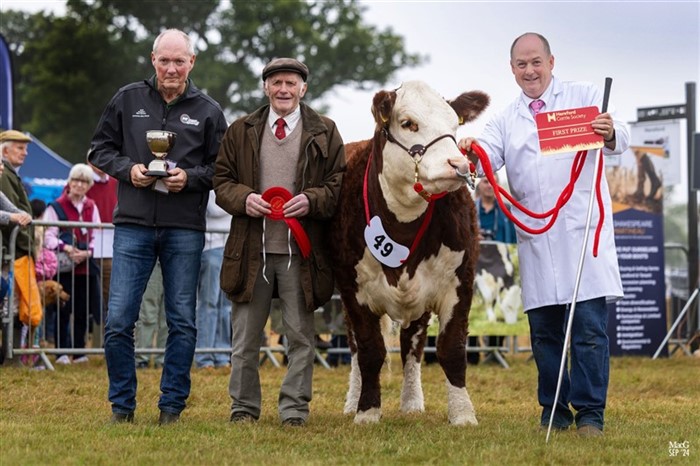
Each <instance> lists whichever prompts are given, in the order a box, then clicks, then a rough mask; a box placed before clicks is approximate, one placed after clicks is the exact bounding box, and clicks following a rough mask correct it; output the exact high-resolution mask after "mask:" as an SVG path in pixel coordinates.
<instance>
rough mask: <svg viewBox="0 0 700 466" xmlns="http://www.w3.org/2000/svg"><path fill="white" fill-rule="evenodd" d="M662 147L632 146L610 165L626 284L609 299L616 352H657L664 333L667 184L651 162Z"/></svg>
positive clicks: (610, 333)
mask: <svg viewBox="0 0 700 466" xmlns="http://www.w3.org/2000/svg"><path fill="white" fill-rule="evenodd" d="M663 150H664V149H663V148H662V147H659V146H654V147H651V146H633V147H631V148H630V149H629V150H628V151H626V152H625V153H623V154H622V156H621V157H620V159H619V164H618V165H617V166H613V167H608V168H607V169H606V177H607V180H608V185H609V187H610V195H611V197H612V201H613V224H614V228H615V243H616V246H617V257H618V263H619V265H620V275H621V277H622V287H623V290H624V298H623V299H622V300H621V301H618V302H617V303H615V304H611V305H610V313H609V320H608V336H609V338H610V354H612V355H618V356H619V355H648V356H653V354H654V352H655V351H656V349H657V348H658V347H659V345H660V344H661V342H662V341H663V339H664V337H665V336H666V331H667V327H666V326H667V323H666V300H665V281H664V232H663V186H662V183H661V181H660V174H659V173H658V172H657V171H656V165H654V164H653V162H652V160H654V157H657V158H660V157H664V155H663V153H662V151H663ZM659 154H661V155H659ZM664 355H667V352H666V353H665V354H664Z"/></svg>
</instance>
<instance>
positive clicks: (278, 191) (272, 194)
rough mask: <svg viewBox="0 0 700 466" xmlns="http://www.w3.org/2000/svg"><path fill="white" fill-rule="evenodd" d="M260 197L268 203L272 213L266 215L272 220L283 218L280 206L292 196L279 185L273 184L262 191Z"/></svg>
mask: <svg viewBox="0 0 700 466" xmlns="http://www.w3.org/2000/svg"><path fill="white" fill-rule="evenodd" d="M262 198H263V199H265V200H266V201H267V202H269V203H270V210H272V213H271V214H270V215H268V218H271V219H272V220H284V212H283V211H282V206H284V203H285V202H287V201H288V200H290V199H291V198H292V193H290V192H289V191H287V190H286V189H284V188H283V187H281V186H273V187H272V188H269V189H268V190H267V191H265V192H264V193H262Z"/></svg>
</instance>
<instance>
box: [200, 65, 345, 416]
mask: <svg viewBox="0 0 700 466" xmlns="http://www.w3.org/2000/svg"><path fill="white" fill-rule="evenodd" d="M308 76H309V69H308V68H307V66H306V65H305V64H304V63H302V62H300V61H298V60H295V59H293V58H276V59H274V60H272V61H271V62H270V63H268V64H267V65H266V66H265V68H264V69H263V71H262V79H263V89H264V91H265V95H267V97H268V99H269V104H268V105H264V106H263V107H261V108H259V109H257V110H256V111H255V112H253V113H251V114H250V115H247V116H244V117H242V118H240V119H238V120H237V121H235V122H234V123H233V124H232V125H231V126H230V127H229V128H228V130H227V131H226V135H225V136H224V139H223V141H222V143H221V147H220V149H219V155H218V157H217V160H216V170H215V174H214V190H215V192H216V203H217V204H218V205H220V206H221V207H222V208H223V209H224V210H226V211H227V212H228V213H230V214H231V215H232V216H233V218H232V220H231V233H230V235H229V238H228V240H227V242H226V246H225V250H224V262H223V265H222V268H221V288H222V289H223V290H224V291H225V292H226V294H227V295H228V296H229V298H230V299H231V300H232V301H233V302H234V303H235V307H234V311H233V313H232V316H231V320H232V326H233V354H232V358H231V380H230V383H229V394H230V395H231V398H232V400H233V403H232V408H231V422H234V423H239V422H255V421H256V420H257V419H258V418H259V417H260V412H261V407H260V405H261V392H260V380H259V375H258V365H259V361H258V354H259V350H260V344H261V338H260V335H261V333H262V331H263V329H264V327H265V323H266V322H267V319H268V317H269V313H270V303H271V300H272V298H273V297H279V299H280V301H281V308H282V318H283V322H284V325H285V335H286V337H287V340H288V349H287V356H288V361H289V363H288V367H287V375H286V376H285V379H284V381H283V382H282V387H281V389H280V395H279V406H278V411H279V418H280V421H281V422H282V424H283V425H285V426H293V427H299V426H303V425H304V424H305V423H306V420H307V418H308V415H309V402H310V401H311V393H312V391H311V379H312V375H313V363H314V357H315V352H314V333H315V331H314V315H313V311H314V310H315V309H317V308H318V307H319V306H321V305H323V304H324V303H326V302H327V301H328V300H329V299H330V297H331V295H332V293H333V277H332V275H331V272H330V269H329V261H330V257H329V253H328V247H327V238H328V232H327V230H326V229H327V225H328V220H329V219H330V218H331V216H332V215H333V213H334V212H335V209H336V204H337V200H338V195H339V193H340V185H341V182H342V178H343V172H344V171H345V149H344V145H343V140H342V138H341V136H340V133H339V132H338V128H337V127H336V125H335V123H334V122H333V121H332V120H331V119H329V118H327V117H325V116H321V115H319V114H318V113H316V112H315V111H314V110H312V109H311V108H310V107H309V106H307V105H306V104H304V103H301V99H302V97H304V94H305V93H306V89H307V87H306V86H307V85H306V80H307V78H308ZM306 238H308V240H306ZM309 244H310V248H309Z"/></svg>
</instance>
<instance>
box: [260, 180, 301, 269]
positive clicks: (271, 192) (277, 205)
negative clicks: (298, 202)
mask: <svg viewBox="0 0 700 466" xmlns="http://www.w3.org/2000/svg"><path fill="white" fill-rule="evenodd" d="M262 198H263V199H265V200H266V201H267V202H269V203H270V210H272V212H271V213H270V215H268V216H267V218H269V219H270V220H283V221H284V223H286V224H287V226H288V227H289V229H290V230H291V232H292V235H293V236H294V240H295V241H296V242H297V246H299V252H301V255H302V257H303V258H304V259H308V258H309V256H310V255H311V241H309V237H308V235H307V234H306V231H304V227H302V226H301V223H299V220H297V219H296V218H285V216H284V211H283V209H282V207H283V206H284V204H285V203H286V202H287V201H288V200H290V199H291V198H292V193H290V192H289V191H287V190H286V189H284V188H283V187H281V186H273V187H272V188H269V189H268V190H267V191H265V192H264V193H263V194H262Z"/></svg>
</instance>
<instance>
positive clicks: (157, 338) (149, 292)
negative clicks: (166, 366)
mask: <svg viewBox="0 0 700 466" xmlns="http://www.w3.org/2000/svg"><path fill="white" fill-rule="evenodd" d="M134 340H135V342H136V348H165V345H166V343H167V341H168V323H167V322H166V320H165V299H164V296H163V270H162V269H161V266H160V262H156V265H155V267H153V272H152V273H151V278H150V279H149V280H148V284H147V285H146V291H145V292H144V293H143V300H142V301H141V309H140V310H139V320H138V322H136V330H135V331H134ZM164 361H165V354H163V353H156V354H154V355H153V367H155V368H156V369H160V368H162V367H163V362H164ZM150 362H151V355H150V354H146V353H140V354H136V368H137V369H146V368H148V367H149V365H150Z"/></svg>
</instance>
